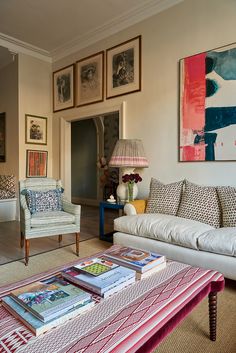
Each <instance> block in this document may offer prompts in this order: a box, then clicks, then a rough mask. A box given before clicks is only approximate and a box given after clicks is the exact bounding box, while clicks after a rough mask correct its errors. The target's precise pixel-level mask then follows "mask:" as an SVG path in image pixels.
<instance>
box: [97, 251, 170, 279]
mask: <svg viewBox="0 0 236 353" xmlns="http://www.w3.org/2000/svg"><path fill="white" fill-rule="evenodd" d="M103 257H104V258H106V259H109V260H111V261H112V262H115V263H117V264H118V265H122V266H127V267H129V268H131V269H133V270H135V271H137V272H141V273H143V272H146V271H148V270H150V269H151V268H153V267H155V266H156V265H159V264H161V263H163V262H165V261H166V258H165V256H163V255H160V254H156V253H154V252H150V251H146V250H140V249H134V248H130V247H121V248H120V249H117V250H111V251H108V252H106V253H104V255H103Z"/></svg>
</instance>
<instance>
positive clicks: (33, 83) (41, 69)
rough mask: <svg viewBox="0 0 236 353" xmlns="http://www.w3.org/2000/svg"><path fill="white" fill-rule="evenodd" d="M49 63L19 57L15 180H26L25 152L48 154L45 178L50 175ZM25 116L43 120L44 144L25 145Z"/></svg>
mask: <svg viewBox="0 0 236 353" xmlns="http://www.w3.org/2000/svg"><path fill="white" fill-rule="evenodd" d="M51 70H52V68H51V64H49V63H47V62H44V61H41V60H39V59H36V58H34V57H31V56H28V55H24V54H19V136H20V140H19V161H20V162H19V163H20V164H19V179H24V178H25V177H26V150H27V149H31V150H44V151H48V176H49V177H50V176H52V147H51V146H52V113H51V111H52V108H51V107H52V103H51V91H52V89H51V76H52V74H51ZM25 114H32V115H37V116H42V117H47V118H48V121H47V126H48V135H47V141H48V143H47V145H36V144H26V143H25Z"/></svg>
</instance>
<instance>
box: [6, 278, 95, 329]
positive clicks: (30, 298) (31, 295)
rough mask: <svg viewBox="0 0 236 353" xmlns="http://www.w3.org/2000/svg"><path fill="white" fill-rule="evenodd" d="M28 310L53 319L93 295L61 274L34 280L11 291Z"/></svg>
mask: <svg viewBox="0 0 236 353" xmlns="http://www.w3.org/2000/svg"><path fill="white" fill-rule="evenodd" d="M10 295H11V297H12V299H14V300H15V301H17V302H18V303H19V304H20V305H22V306H23V307H24V308H25V309H26V310H28V311H30V312H31V313H32V314H34V315H35V316H36V317H38V318H39V319H40V320H42V321H43V322H47V321H49V320H52V319H54V318H56V317H58V316H60V315H62V314H64V313H66V312H68V310H70V309H72V308H74V307H75V306H77V305H78V304H83V303H84V302H85V301H87V300H89V299H91V295H90V294H89V293H87V292H85V291H84V290H82V289H81V288H78V287H76V286H75V285H73V284H71V283H69V282H67V281H65V280H64V278H62V277H61V276H54V277H51V278H49V279H47V280H42V281H40V282H34V283H32V284H29V285H27V286H24V287H22V288H19V289H16V290H14V291H12V292H11V293H10Z"/></svg>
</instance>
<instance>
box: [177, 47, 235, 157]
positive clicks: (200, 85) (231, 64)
mask: <svg viewBox="0 0 236 353" xmlns="http://www.w3.org/2000/svg"><path fill="white" fill-rule="evenodd" d="M235 92H236V44H231V45H228V46H224V47H221V48H217V49H214V50H210V51H207V52H204V53H200V54H197V55H193V56H190V57H187V58H183V59H181V60H180V124H179V127H180V129H179V161H180V162H195V161H233V160H236V100H235Z"/></svg>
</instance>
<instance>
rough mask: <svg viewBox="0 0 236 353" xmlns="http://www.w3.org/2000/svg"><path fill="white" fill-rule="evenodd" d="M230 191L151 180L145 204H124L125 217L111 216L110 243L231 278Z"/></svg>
mask: <svg viewBox="0 0 236 353" xmlns="http://www.w3.org/2000/svg"><path fill="white" fill-rule="evenodd" d="M176 184H178V185H177V189H178V192H177V193H178V195H176ZM173 185H174V187H173ZM156 186H157V188H156ZM156 189H159V190H158V191H157V192H156V191H155V190H156ZM160 189H161V192H160ZM174 189H175V191H174V193H175V195H173V198H172V197H171V192H172V191H173V190H174ZM171 190H172V191H171ZM235 195H236V192H235V189H234V188H232V187H218V188H217V187H203V186H200V185H195V184H192V183H189V182H187V181H185V182H182V183H181V182H179V183H172V184H169V185H164V184H161V183H159V182H158V181H156V180H155V179H152V182H151V187H150V195H149V199H148V201H147V203H145V202H144V201H140V200H139V201H135V202H133V203H130V204H126V206H125V208H124V210H125V213H126V216H123V217H119V218H117V219H115V221H114V229H115V231H116V233H115V234H114V243H115V244H120V245H124V246H132V247H136V248H141V249H145V250H149V251H155V252H158V253H161V254H164V255H166V256H167V257H168V258H169V259H172V260H176V261H180V262H184V263H188V264H190V265H193V266H201V267H204V268H209V269H215V270H217V271H219V272H221V273H223V274H224V276H225V277H227V278H230V279H233V280H236V207H234V206H233V205H234V203H235V206H236V200H235V197H236V196H235ZM177 196H178V197H177ZM158 197H159V199H158ZM153 205H154V207H153ZM155 205H158V206H157V207H155ZM153 211H157V212H153ZM160 211H162V212H160ZM163 211H164V212H163ZM168 213H169V214H168ZM170 213H172V214H170ZM234 213H235V214H234ZM234 222H235V223H234Z"/></svg>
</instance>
